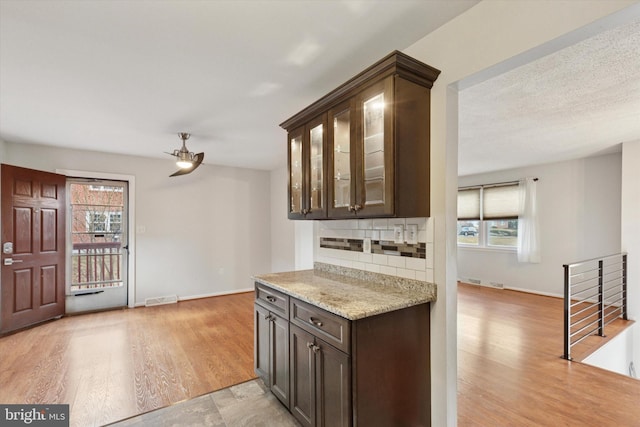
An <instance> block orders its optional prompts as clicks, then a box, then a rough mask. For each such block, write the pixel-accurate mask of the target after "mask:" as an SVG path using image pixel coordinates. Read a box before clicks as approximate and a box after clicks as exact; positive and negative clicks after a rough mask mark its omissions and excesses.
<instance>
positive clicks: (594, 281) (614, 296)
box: [562, 253, 627, 360]
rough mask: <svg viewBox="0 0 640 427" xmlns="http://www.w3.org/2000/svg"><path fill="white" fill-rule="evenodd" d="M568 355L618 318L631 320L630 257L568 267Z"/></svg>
mask: <svg viewBox="0 0 640 427" xmlns="http://www.w3.org/2000/svg"><path fill="white" fill-rule="evenodd" d="M563 267H564V354H563V355H562V357H563V358H564V359H567V360H572V359H571V347H573V346H574V345H576V344H578V343H579V342H581V341H582V340H584V339H586V338H588V337H589V336H592V335H599V336H601V337H604V336H605V335H604V328H605V326H606V325H608V324H609V323H611V322H613V321H614V320H616V319H618V318H622V319H624V320H627V254H626V253H620V254H615V255H609V256H605V257H602V258H594V259H590V260H586V261H581V262H577V263H574V264H564V265H563Z"/></svg>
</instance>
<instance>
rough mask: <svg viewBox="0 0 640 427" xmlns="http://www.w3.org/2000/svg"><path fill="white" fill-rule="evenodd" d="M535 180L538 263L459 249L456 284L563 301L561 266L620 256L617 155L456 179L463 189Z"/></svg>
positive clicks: (512, 254)
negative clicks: (476, 283) (475, 283)
mask: <svg viewBox="0 0 640 427" xmlns="http://www.w3.org/2000/svg"><path fill="white" fill-rule="evenodd" d="M527 176H532V177H537V178H538V182H537V199H538V200H537V203H538V213H539V223H540V241H541V262H540V263H539V264H530V263H519V262H518V259H517V254H516V251H505V250H494V249H476V248H465V247H463V246H459V247H458V278H459V279H460V280H463V281H464V280H467V279H469V278H473V279H480V280H482V281H483V283H490V282H496V283H502V284H504V286H505V288H513V289H519V290H525V291H531V292H536V293H541V294H545V295H555V296H562V295H563V289H564V287H563V280H564V276H563V268H562V265H563V264H570V263H573V262H578V261H582V260H587V259H591V258H596V257H599V256H605V255H610V254H614V253H619V252H620V219H619V218H620V196H621V154H620V153H615V154H609V155H604V156H598V157H591V158H586V159H581V160H572V161H567V162H560V163H551V164H546V165H540V166H533V167H528V168H521V169H511V170H506V171H500V172H494V173H488V174H479V175H469V176H463V177H460V179H459V180H458V184H459V185H460V186H461V187H464V186H470V185H477V184H491V183H497V182H508V181H517V180H519V179H520V178H524V177H527Z"/></svg>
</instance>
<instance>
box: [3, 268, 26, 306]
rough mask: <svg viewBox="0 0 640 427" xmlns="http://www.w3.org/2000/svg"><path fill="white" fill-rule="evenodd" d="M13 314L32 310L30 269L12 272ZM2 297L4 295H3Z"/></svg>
mask: <svg viewBox="0 0 640 427" xmlns="http://www.w3.org/2000/svg"><path fill="white" fill-rule="evenodd" d="M13 283H14V285H13V286H14V290H13V294H14V303H13V304H14V307H15V308H14V313H20V312H23V311H25V310H32V309H33V271H32V270H31V269H30V268H23V269H20V270H14V272H13ZM3 297H4V295H3Z"/></svg>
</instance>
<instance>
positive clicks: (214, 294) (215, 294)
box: [135, 288, 254, 308]
mask: <svg viewBox="0 0 640 427" xmlns="http://www.w3.org/2000/svg"><path fill="white" fill-rule="evenodd" d="M253 290H254V288H245V289H234V290H233V291H222V292H212V293H210V294H200V295H189V296H183V297H181V296H178V302H180V301H189V300H192V299H200V298H211V297H221V296H225V295H235V294H244V293H247V292H253ZM144 306H145V305H144V302H137V303H136V304H135V307H136V308H137V307H144Z"/></svg>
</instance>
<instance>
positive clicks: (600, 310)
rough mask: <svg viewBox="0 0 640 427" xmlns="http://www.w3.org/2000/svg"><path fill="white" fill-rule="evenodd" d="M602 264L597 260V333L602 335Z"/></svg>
mask: <svg viewBox="0 0 640 427" xmlns="http://www.w3.org/2000/svg"><path fill="white" fill-rule="evenodd" d="M603 264H604V262H603V261H602V260H600V261H598V335H600V336H601V337H603V336H604V289H603V277H602V276H603Z"/></svg>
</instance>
